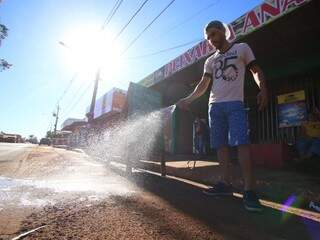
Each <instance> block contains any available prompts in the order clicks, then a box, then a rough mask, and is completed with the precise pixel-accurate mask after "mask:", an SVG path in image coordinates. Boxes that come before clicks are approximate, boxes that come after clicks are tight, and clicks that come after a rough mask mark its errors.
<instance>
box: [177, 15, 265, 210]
mask: <svg viewBox="0 0 320 240" xmlns="http://www.w3.org/2000/svg"><path fill="white" fill-rule="evenodd" d="M225 32H226V29H225V27H224V25H223V24H222V23H221V22H220V21H212V22H210V23H209V24H207V25H206V27H205V29H204V33H205V36H206V39H207V40H208V41H209V43H210V44H211V45H213V46H214V47H215V48H216V49H217V51H216V52H215V53H214V54H213V55H212V56H210V57H209V58H208V59H207V60H206V62H205V64H204V73H203V76H202V79H201V81H200V82H199V84H198V85H197V86H196V88H195V90H194V91H193V92H192V93H191V94H190V95H189V96H188V97H186V98H183V99H181V100H180V101H179V102H178V103H177V105H178V106H179V107H181V108H183V109H186V110H187V109H188V108H189V105H190V104H191V102H193V101H194V100H195V99H196V98H198V97H200V96H201V95H203V94H204V93H205V92H206V90H207V88H208V86H209V85H210V82H211V81H213V84H212V88H211V94H210V98H209V126H210V136H211V147H212V148H215V149H216V150H217V155H218V160H219V162H220V164H221V167H222V171H223V177H222V179H221V181H219V182H218V183H216V184H215V185H214V186H213V187H212V188H209V189H208V190H206V191H204V193H205V194H208V195H211V196H219V195H232V185H231V173H230V168H229V160H230V157H229V148H228V147H229V146H237V147H238V157H239V161H240V165H241V168H242V173H243V178H244V197H243V203H244V206H245V208H246V209H247V210H249V211H261V210H262V206H261V204H260V202H259V199H258V197H257V195H256V194H255V192H254V191H253V189H254V183H255V181H254V179H253V172H252V164H251V159H250V151H249V136H248V131H247V130H248V129H247V119H246V113H245V110H244V105H243V88H244V77H245V71H246V68H248V69H249V70H250V72H251V73H252V75H253V77H254V80H255V82H256V83H257V85H258V86H259V88H260V93H259V94H258V96H257V104H258V105H259V110H262V109H263V108H264V107H265V106H266V105H267V101H268V99H267V88H266V83H265V80H264V77H263V73H262V70H261V68H260V67H259V66H258V65H257V63H256V61H255V57H254V55H253V53H252V50H251V49H250V47H249V46H248V45H247V44H246V43H234V44H232V43H229V42H228V41H227V39H226V34H225Z"/></svg>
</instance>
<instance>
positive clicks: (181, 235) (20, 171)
mask: <svg viewBox="0 0 320 240" xmlns="http://www.w3.org/2000/svg"><path fill="white" fill-rule="evenodd" d="M0 149H1V161H0V176H1V177H0V190H1V192H0V193H1V194H0V239H12V238H13V237H15V236H18V235H19V234H21V233H24V232H28V231H30V230H32V229H36V228H38V227H42V228H40V229H37V230H36V231H34V232H32V233H30V234H28V235H27V237H26V238H25V239H279V240H280V239H319V236H320V234H319V229H320V225H319V222H317V221H312V220H308V219H304V218H301V217H297V216H294V215H290V214H283V213H281V212H280V211H278V210H273V209H269V208H266V209H265V210H264V211H263V213H261V214H252V213H248V212H246V211H245V210H244V208H243V206H242V202H241V199H238V198H233V197H227V198H209V197H206V196H204V195H203V194H202V192H201V191H202V189H203V187H202V186H201V185H199V186H198V185H194V184H188V183H186V182H182V181H177V180H175V179H172V178H170V177H168V178H162V177H160V176H158V175H156V174H151V173H147V172H144V171H134V172H133V174H132V176H131V177H126V176H125V175H124V171H123V169H122V168H121V166H116V165H112V166H111V167H108V168H107V167H106V164H104V163H103V162H97V161H95V160H93V159H91V158H90V157H88V156H87V155H86V154H84V153H79V152H74V151H67V150H64V149H57V148H53V147H48V146H37V145H31V144H30V145H28V144H26V145H23V144H3V143H1V144H0Z"/></svg>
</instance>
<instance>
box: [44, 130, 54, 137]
mask: <svg viewBox="0 0 320 240" xmlns="http://www.w3.org/2000/svg"><path fill="white" fill-rule="evenodd" d="M53 137H54V132H52V131H48V132H47V135H46V138H53Z"/></svg>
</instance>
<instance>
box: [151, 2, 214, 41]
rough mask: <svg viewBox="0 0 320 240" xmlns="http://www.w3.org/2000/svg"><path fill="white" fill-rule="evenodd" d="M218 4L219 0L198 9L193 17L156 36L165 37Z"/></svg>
mask: <svg viewBox="0 0 320 240" xmlns="http://www.w3.org/2000/svg"><path fill="white" fill-rule="evenodd" d="M219 2H220V0H217V1H216V2H213V3H210V4H208V5H207V6H205V7H203V8H202V9H200V10H199V11H197V12H196V13H194V14H193V15H191V16H189V17H187V18H185V19H184V20H182V21H181V22H180V23H178V24H177V25H175V26H173V27H171V28H169V29H168V30H166V31H165V32H163V33H161V34H159V35H157V36H165V35H167V33H169V32H172V31H173V30H175V29H176V28H179V27H180V26H182V25H184V24H186V23H187V22H189V21H191V20H192V19H194V18H195V17H197V16H198V15H200V14H201V13H203V12H205V11H207V10H209V9H210V8H212V7H213V6H215V5H217V4H218V3H219Z"/></svg>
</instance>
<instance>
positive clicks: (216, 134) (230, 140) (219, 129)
mask: <svg viewBox="0 0 320 240" xmlns="http://www.w3.org/2000/svg"><path fill="white" fill-rule="evenodd" d="M209 126H210V143H211V147H212V148H215V149H217V148H220V147H223V146H228V145H229V146H238V145H243V144H249V143H250V141H249V134H248V122H247V116H246V111H245V109H244V104H243V102H241V101H231V102H219V103H212V104H210V105H209Z"/></svg>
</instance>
